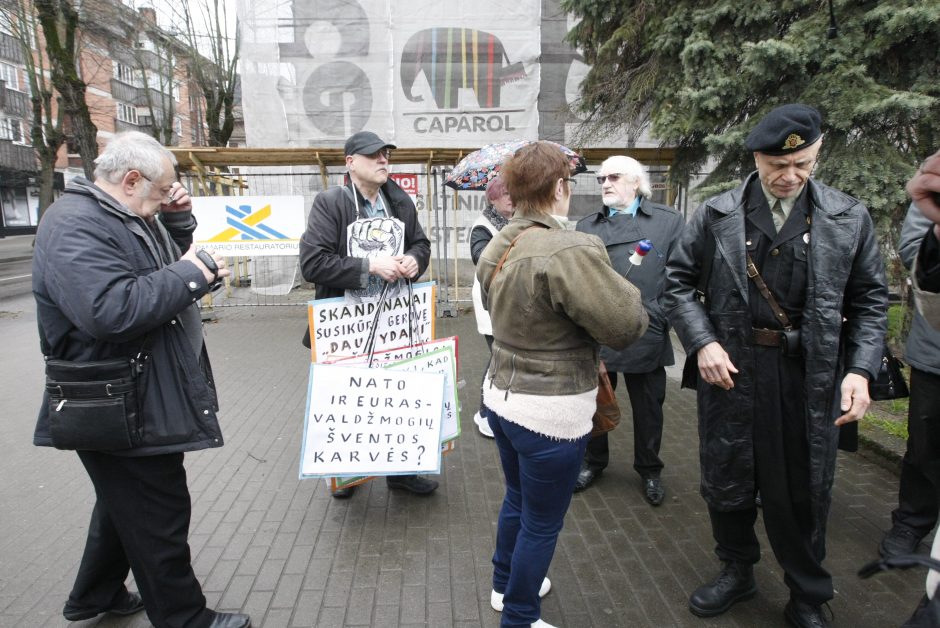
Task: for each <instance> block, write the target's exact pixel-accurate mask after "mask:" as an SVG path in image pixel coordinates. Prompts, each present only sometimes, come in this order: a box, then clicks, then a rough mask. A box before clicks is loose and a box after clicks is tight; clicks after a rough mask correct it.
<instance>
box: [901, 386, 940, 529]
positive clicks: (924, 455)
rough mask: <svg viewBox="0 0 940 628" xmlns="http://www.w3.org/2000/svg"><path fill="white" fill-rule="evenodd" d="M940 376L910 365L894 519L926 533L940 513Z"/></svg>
mask: <svg viewBox="0 0 940 628" xmlns="http://www.w3.org/2000/svg"><path fill="white" fill-rule="evenodd" d="M938 491H940V375H934V374H933V373H928V372H926V371H921V370H918V369H915V368H911V397H910V404H909V410H908V416H907V451H906V452H905V453H904V459H903V460H902V461H901V484H900V487H899V489H898V507H897V508H896V509H895V510H894V512H892V513H891V522H892V523H893V525H896V526H904V527H907V528H909V529H910V530H912V531H914V532H915V533H916V534H918V535H920V536H926V535H927V534H929V533H930V531H931V530H933V527H934V525H936V523H937V513H938V512H940V496H938Z"/></svg>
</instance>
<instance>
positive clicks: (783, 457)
mask: <svg viewBox="0 0 940 628" xmlns="http://www.w3.org/2000/svg"><path fill="white" fill-rule="evenodd" d="M755 349H756V351H757V356H756V359H755V362H756V363H757V364H760V365H761V368H760V369H759V370H758V371H757V373H756V378H755V379H756V385H757V386H758V387H759V389H760V390H761V395H762V397H761V398H762V400H763V403H760V404H758V407H757V408H755V411H754V415H753V416H754V419H753V424H752V439H753V447H754V470H755V486H756V488H757V489H758V490H760V495H761V501H762V502H763V511H764V527H765V528H766V530H767V538H768V539H769V540H770V546H771V548H772V549H773V552H774V556H775V557H776V558H777V562H778V563H779V564H780V567H781V568H782V569H783V571H784V578H783V580H784V582H785V583H786V585H787V587H788V588H789V589H790V595H791V597H794V598H796V599H798V600H801V601H803V602H806V603H807V604H815V605H818V604H822V603H823V602H826V601H828V600H831V599H832V596H833V589H832V576H830V575H829V572H828V571H826V570H825V569H824V568H823V566H822V561H823V559H824V558H825V554H826V542H825V522H823V523H822V524H821V525H822V529H821V530H818V529H817V528H816V525H817V524H816V522H815V521H814V519H813V511H812V503H811V493H810V452H809V441H808V439H807V436H806V420H807V419H806V412H805V409H804V403H803V392H802V385H803V375H802V362H801V360H800V359H799V358H785V357H782V356H780V355H779V353H778V351H777V350H776V349H769V348H767V349H765V348H763V347H756V348H755ZM708 514H709V516H710V517H711V521H712V534H713V535H714V537H715V541H716V542H717V547H716V548H715V553H716V554H717V555H718V558H719V559H721V560H723V561H732V562H742V563H748V564H753V563H756V562H757V561H758V560H760V544H759V543H758V541H757V535H756V534H755V533H754V522H755V521H756V519H757V508H756V507H754V506H752V507H750V508H746V509H743V510H736V511H730V512H722V511H718V510H716V509H714V508H711V507H709V509H708ZM814 539H815V540H816V542H815V543H814V542H813V541H814Z"/></svg>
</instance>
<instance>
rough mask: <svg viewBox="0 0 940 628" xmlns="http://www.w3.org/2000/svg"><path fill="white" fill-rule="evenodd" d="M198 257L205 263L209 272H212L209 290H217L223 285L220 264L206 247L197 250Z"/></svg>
mask: <svg viewBox="0 0 940 628" xmlns="http://www.w3.org/2000/svg"><path fill="white" fill-rule="evenodd" d="M196 257H198V258H199V261H200V262H202V263H203V264H205V265H206V268H208V269H209V272H210V273H212V281H210V282H209V292H215V291H216V290H218V289H219V288H221V287H222V280H221V279H219V265H218V264H216V263H215V260H214V259H213V258H212V256H211V255H209V253H208V252H207V251H206V250H205V249H199V250H198V251H196Z"/></svg>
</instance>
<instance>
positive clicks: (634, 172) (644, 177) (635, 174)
mask: <svg viewBox="0 0 940 628" xmlns="http://www.w3.org/2000/svg"><path fill="white" fill-rule="evenodd" d="M601 172H608V173H611V174H612V173H614V172H617V173H620V174H623V175H626V176H628V177H630V179H632V180H633V181H635V182H636V183H638V184H639V187H638V188H637V191H636V193H637V194H638V195H639V196H642V197H643V198H649V197H651V196H652V195H653V190H652V188H651V186H650V176H649V174H647V172H646V168H645V167H644V166H643V164H641V163H640V162H638V161H637V160H636V159H634V158H633V157H627V156H626V155H614V156H613V157H608V158H607V159H605V160H604V163H602V164H601Z"/></svg>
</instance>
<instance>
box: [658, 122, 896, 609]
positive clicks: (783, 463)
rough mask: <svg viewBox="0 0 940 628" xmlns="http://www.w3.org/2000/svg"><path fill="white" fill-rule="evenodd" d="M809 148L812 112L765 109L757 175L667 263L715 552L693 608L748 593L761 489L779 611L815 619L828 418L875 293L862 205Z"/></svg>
mask: <svg viewBox="0 0 940 628" xmlns="http://www.w3.org/2000/svg"><path fill="white" fill-rule="evenodd" d="M821 145H822V132H821V119H820V115H819V112H817V111H816V110H815V109H813V108H812V107H808V106H806V105H799V104H790V105H783V106H781V107H778V108H776V109H774V110H772V111H771V112H769V113H768V114H767V115H766V116H765V117H764V118H763V119H761V120H760V121H759V122H758V123H757V124H756V125H755V126H754V128H753V129H752V131H751V133H750V134H749V135H748V137H747V140H746V146H747V148H748V149H749V150H751V151H753V153H754V160H755V164H756V166H757V172H755V173H752V174H751V175H750V176H748V177H747V179H746V180H745V181H744V183H743V184H742V185H741V186H740V187H738V188H736V189H734V190H731V191H729V192H726V193H724V194H721V195H719V196H716V197H714V198H711V199H709V200H707V201H706V202H705V203H704V204H703V205H702V206H701V207H699V208H698V210H697V211H696V213H695V215H694V216H693V217H692V219H691V220H690V222H689V223H688V224H687V225H686V228H685V230H684V232H683V234H682V237H681V238H680V240H679V243H678V244H677V245H676V247H675V249H674V250H673V254H672V256H671V257H670V259H669V262H668V263H667V268H666V274H667V280H666V289H665V293H664V296H663V307H664V309H665V310H666V313H667V315H668V316H669V320H670V322H671V323H672V325H673V327H674V328H675V329H676V332H677V334H678V335H679V338H680V340H681V341H682V343H683V345H684V347H685V350H686V353H687V355H688V356H689V359H691V360H696V363H697V365H698V384H697V392H698V418H699V436H700V451H699V453H700V461H701V472H702V477H701V491H702V495H703V497H704V498H705V501H706V503H707V505H708V511H709V516H710V518H711V522H712V532H713V535H714V537H715V540H716V542H717V547H716V554H717V555H718V558H719V559H720V560H721V561H722V563H723V566H722V569H721V572H720V573H719V575H718V576H717V577H716V578H715V580H713V581H712V582H710V583H708V584H705V585H703V586H702V587H700V588H699V589H697V590H696V591H695V592H693V594H692V596H691V597H690V600H689V608H690V610H691V611H692V612H693V613H694V614H696V615H699V616H703V617H709V616H714V615H719V614H721V613H723V612H725V611H726V610H728V608H730V607H731V606H732V605H733V604H735V603H736V602H739V601H741V600H744V599H747V598H749V597H751V596H752V595H754V593H756V590H757V588H756V584H755V581H754V576H753V565H754V563H756V562H757V561H758V560H759V558H760V545H759V543H758V541H757V536H756V535H755V533H754V523H755V521H756V517H757V509H756V506H755V495H756V494H757V492H758V491H760V495H761V498H762V501H763V509H764V523H765V526H766V529H767V535H768V537H769V539H770V544H771V547H772V549H773V551H774V555H775V556H776V558H777V561H778V563H779V564H780V566H781V567H782V569H783V571H784V574H785V575H784V581H785V583H786V585H787V587H788V588H789V589H790V601H789V602H788V604H787V605H786V608H785V610H784V615H785V617H786V619H787V621H788V622H789V623H790V624H791V625H794V626H826V625H828V622H827V619H826V618H825V617H824V616H823V614H822V608H821V607H822V605H823V604H824V603H825V602H826V601H828V600H829V599H831V598H832V597H833V588H832V578H831V576H830V574H829V573H828V572H827V571H826V570H825V568H824V567H823V566H822V561H823V559H824V557H825V536H826V519H827V516H828V512H829V505H830V500H831V489H832V483H833V477H834V473H835V461H836V448H837V444H838V432H839V426H840V425H843V424H847V423H849V422H851V421H856V420H858V419H859V418H861V417H862V416H863V415H864V413H865V410H866V409H867V408H868V405H869V403H870V399H869V396H868V380H869V379H870V378H871V376H872V375H873V374H874V373H877V367H878V364H879V362H880V359H881V355H882V349H883V344H884V335H885V328H886V317H885V312H886V309H887V300H888V293H887V287H886V285H885V275H884V267H883V263H882V260H881V254H880V251H879V248H878V242H877V240H876V237H875V231H874V226H873V224H872V220H871V217H870V216H869V214H868V210H867V209H866V207H865V206H864V205H863V204H862V203H860V202H859V201H858V200H856V199H854V198H852V197H850V196H848V195H846V194H843V193H842V192H840V191H838V190H835V189H833V188H830V187H828V186H826V185H823V184H821V183H819V182H817V181H815V180H813V179H812V178H810V175H811V174H812V171H813V169H814V167H815V165H816V160H817V158H818V156H819V150H820V147H821ZM749 260H753V265H752V266H750V267H749ZM755 270H756V271H757V273H758V274H759V276H758V277H754V276H753V275H755V272H754V271H755ZM703 275H704V276H705V277H706V280H705V281H702V277H703ZM749 275H751V276H750V277H749ZM761 278H762V279H763V281H764V282H765V284H766V289H767V291H768V292H769V294H771V295H772V296H773V297H774V300H775V301H776V305H774V304H772V303H771V302H770V301H769V300H768V299H767V298H766V296H765V295H764V293H763V291H762V289H761V288H760V287H759V285H758V281H755V279H761ZM699 292H701V293H703V295H704V300H700V299H699V298H698V295H699Z"/></svg>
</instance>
